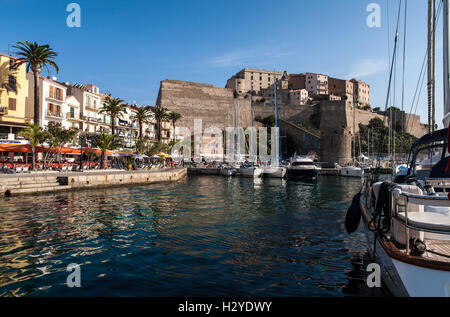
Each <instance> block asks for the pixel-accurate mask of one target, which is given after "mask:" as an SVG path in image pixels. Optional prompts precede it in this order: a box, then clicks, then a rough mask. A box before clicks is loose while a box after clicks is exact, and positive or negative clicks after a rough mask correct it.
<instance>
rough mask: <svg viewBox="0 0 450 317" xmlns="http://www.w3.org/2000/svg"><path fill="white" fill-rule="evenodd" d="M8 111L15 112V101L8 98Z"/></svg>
mask: <svg viewBox="0 0 450 317" xmlns="http://www.w3.org/2000/svg"><path fill="white" fill-rule="evenodd" d="M8 109H9V110H16V99H14V98H9V100H8Z"/></svg>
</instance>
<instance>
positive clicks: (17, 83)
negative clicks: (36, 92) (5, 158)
mask: <svg viewBox="0 0 450 317" xmlns="http://www.w3.org/2000/svg"><path fill="white" fill-rule="evenodd" d="M15 60H16V58H15V57H12V56H9V55H4V54H0V138H13V137H14V136H13V135H14V134H17V133H18V132H19V131H20V130H22V129H23V128H24V127H25V126H26V123H27V122H29V121H30V120H31V119H32V118H29V120H27V118H26V101H27V100H33V95H29V90H28V80H27V72H26V65H25V64H23V65H21V66H20V67H16V66H15V65H14V62H15ZM30 96H31V98H30Z"/></svg>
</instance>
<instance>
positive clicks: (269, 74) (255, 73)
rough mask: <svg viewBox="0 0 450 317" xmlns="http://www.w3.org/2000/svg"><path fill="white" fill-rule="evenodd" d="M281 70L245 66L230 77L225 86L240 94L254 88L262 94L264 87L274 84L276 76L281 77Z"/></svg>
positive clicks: (257, 92)
mask: <svg viewBox="0 0 450 317" xmlns="http://www.w3.org/2000/svg"><path fill="white" fill-rule="evenodd" d="M281 77H282V74H281V72H274V71H272V70H263V69H254V68H244V69H243V70H241V71H240V72H239V73H237V74H236V75H234V76H233V77H231V78H230V79H228V81H227V84H226V86H225V88H229V89H232V90H233V91H236V92H237V93H238V94H240V95H241V94H245V93H248V92H249V91H251V90H252V85H253V91H255V92H256V94H260V92H261V90H262V89H267V88H269V87H270V86H272V85H273V83H274V82H275V78H276V79H277V80H278V79H281Z"/></svg>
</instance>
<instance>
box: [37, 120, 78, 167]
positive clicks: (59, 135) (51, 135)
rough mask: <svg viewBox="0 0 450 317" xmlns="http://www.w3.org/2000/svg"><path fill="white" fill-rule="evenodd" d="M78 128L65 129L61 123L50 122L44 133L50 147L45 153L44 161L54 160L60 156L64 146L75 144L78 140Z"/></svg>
mask: <svg viewBox="0 0 450 317" xmlns="http://www.w3.org/2000/svg"><path fill="white" fill-rule="evenodd" d="M77 133H78V130H76V129H73V128H71V129H64V128H63V127H62V125H61V123H56V122H49V123H48V125H47V127H46V128H45V130H44V131H43V134H44V142H45V143H47V144H48V146H49V149H48V151H47V152H46V153H45V156H44V162H49V163H51V162H53V161H54V160H55V158H57V157H58V158H60V154H61V150H62V147H63V146H66V145H73V144H74V143H75V140H76V136H77Z"/></svg>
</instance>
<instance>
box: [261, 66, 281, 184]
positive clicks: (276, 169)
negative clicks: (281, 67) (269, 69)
mask: <svg viewBox="0 0 450 317" xmlns="http://www.w3.org/2000/svg"><path fill="white" fill-rule="evenodd" d="M274 78H275V80H274V86H273V89H274V96H275V121H276V124H277V127H278V129H280V120H279V113H278V87H277V77H276V74H275V72H274ZM277 141H278V149H279V152H280V154H279V157H278V161H276V162H271V164H270V165H269V166H266V167H264V169H263V176H264V177H271V178H284V177H285V176H286V173H287V168H286V167H283V166H281V160H282V150H281V140H280V135H279V134H278V140H277Z"/></svg>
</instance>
